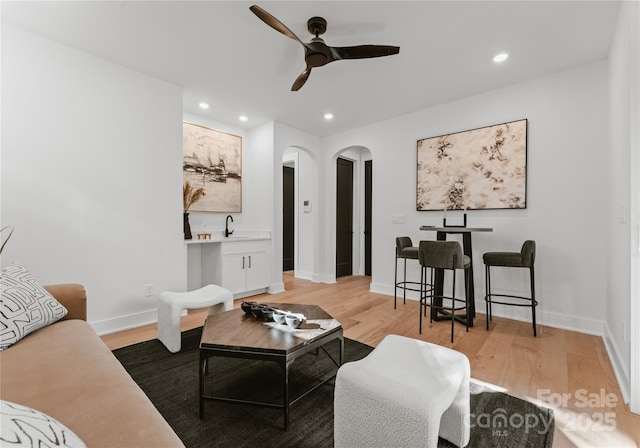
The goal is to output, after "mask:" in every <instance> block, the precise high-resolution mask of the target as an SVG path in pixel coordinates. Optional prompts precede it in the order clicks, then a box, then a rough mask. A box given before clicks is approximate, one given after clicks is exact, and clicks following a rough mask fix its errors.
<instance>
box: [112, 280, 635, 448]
mask: <svg viewBox="0 0 640 448" xmlns="http://www.w3.org/2000/svg"><path fill="white" fill-rule="evenodd" d="M283 279H284V283H285V289H286V292H284V293H281V294H274V295H269V294H263V295H260V296H254V297H251V298H250V299H247V300H256V301H260V302H274V303H277V302H280V303H287V302H288V303H308V304H317V305H320V306H322V307H323V308H324V309H325V310H326V311H327V312H329V313H330V314H331V315H333V316H334V317H335V318H336V319H337V320H338V321H340V322H341V323H342V326H343V328H344V334H345V337H347V338H350V339H355V340H357V341H360V342H363V343H365V344H368V345H371V346H374V347H375V346H376V345H377V344H378V343H379V342H380V341H381V340H382V338H384V336H386V335H387V334H390V333H393V334H399V335H403V336H408V337H412V338H416V339H421V340H424V341H428V342H432V343H436V344H439V345H442V346H445V347H450V348H453V349H455V350H458V351H460V352H462V353H464V354H465V355H467V357H468V358H469V361H470V362H471V376H472V377H473V378H475V379H477V380H481V381H484V382H487V383H490V384H492V385H497V386H499V387H501V388H502V389H504V390H505V391H506V392H507V393H509V394H511V395H514V396H517V397H520V398H523V399H526V400H529V401H532V402H536V400H538V399H539V398H544V400H545V401H546V402H547V405H549V404H551V405H556V406H551V407H553V408H554V412H555V417H556V430H555V437H554V447H555V448H560V447H585V448H586V447H589V448H591V447H622V446H624V447H638V446H640V416H638V415H636V414H632V413H631V412H630V411H629V407H628V406H627V405H626V404H624V402H623V401H622V395H621V393H620V389H619V388H618V384H617V382H616V379H615V376H614V373H613V369H612V367H611V363H610V362H609V358H608V355H607V352H606V350H605V347H604V343H603V341H602V338H601V337H598V336H592V335H587V334H582V333H576V332H572V331H566V330H559V329H557V328H551V327H545V326H539V327H538V337H537V338H534V337H533V333H532V329H531V324H530V323H527V322H517V321H513V320H508V319H501V318H496V317H494V318H493V320H492V321H491V327H490V331H486V330H485V316H484V314H478V315H477V319H476V320H475V326H474V327H473V328H470V329H469V332H468V333H467V332H465V328H464V326H462V325H456V330H455V342H454V343H453V344H451V342H450V330H451V327H450V323H449V322H434V323H433V324H430V323H429V321H428V320H427V321H426V324H425V325H424V326H423V331H422V335H420V334H419V333H418V302H416V301H413V300H407V303H406V305H405V304H403V303H402V299H401V298H399V301H398V308H397V309H396V310H394V309H393V297H390V296H385V295H381V294H374V293H371V292H369V284H370V277H359V276H353V277H344V278H340V279H338V281H337V283H336V284H332V285H327V284H322V283H313V282H310V281H306V280H300V279H296V278H294V277H293V275H291V274H284V275H283ZM240 303H241V300H236V303H235V306H236V307H239V306H240ZM205 318H206V311H204V310H199V311H195V312H190V313H189V315H188V316H185V317H183V320H182V328H183V330H186V329H190V328H195V327H198V326H201V325H202V324H203V322H204V319H205ZM155 337H156V326H155V325H147V326H144V327H139V328H135V329H131V330H127V331H123V332H119V333H113V334H109V335H105V336H103V337H102V339H103V340H104V342H105V343H106V344H107V345H108V346H109V347H110V348H111V349H115V348H119V347H123V346H127V345H131V344H134V343H137V342H141V341H145V340H150V339H154V338H155ZM613 401H615V403H613ZM562 402H564V403H562ZM558 404H559V405H558ZM533 430H535V429H533Z"/></svg>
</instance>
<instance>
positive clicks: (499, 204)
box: [416, 119, 527, 211]
mask: <svg viewBox="0 0 640 448" xmlns="http://www.w3.org/2000/svg"><path fill="white" fill-rule="evenodd" d="M417 152H418V168H417V194H416V209H417V210H419V211H420V210H444V209H447V210H466V209H468V210H474V209H475V210H478V209H507V208H526V207H527V120H526V119H524V120H519V121H512V122H509V123H502V124H496V125H493V126H487V127H484V128H478V129H472V130H469V131H462V132H456V133H452V134H445V135H439V136H436V137H429V138H423V139H421V140H418V143H417Z"/></svg>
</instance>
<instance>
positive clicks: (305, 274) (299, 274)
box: [293, 271, 313, 281]
mask: <svg viewBox="0 0 640 448" xmlns="http://www.w3.org/2000/svg"><path fill="white" fill-rule="evenodd" d="M293 275H294V277H296V278H301V279H303V280H311V281H313V272H309V271H295V272H294V274H293Z"/></svg>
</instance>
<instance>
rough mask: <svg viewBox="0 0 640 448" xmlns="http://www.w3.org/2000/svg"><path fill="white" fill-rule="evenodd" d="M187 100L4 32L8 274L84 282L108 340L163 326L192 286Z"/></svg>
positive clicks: (105, 65) (91, 312)
mask: <svg viewBox="0 0 640 448" xmlns="http://www.w3.org/2000/svg"><path fill="white" fill-rule="evenodd" d="M181 109H182V94H181V91H180V89H178V88H177V87H175V86H173V85H170V84H168V83H166V82H163V81H159V80H157V79H153V78H150V77H148V76H145V75H143V74H141V73H137V72H134V71H132V70H129V69H125V68H123V67H120V66H116V65H114V64H111V63H109V62H106V61H104V60H101V59H98V58H95V57H93V56H90V55H87V54H85V53H82V52H79V51H76V50H73V49H70V48H68V47H65V46H62V45H59V44H56V43H53V42H51V41H48V40H44V39H41V38H39V37H37V36H35V35H32V34H29V33H26V32H23V31H20V30H17V29H14V28H12V27H10V26H7V25H3V28H2V168H1V174H2V178H1V186H2V204H1V209H2V220H3V222H2V225H3V226H4V225H10V226H13V227H14V228H15V232H14V234H13V237H12V238H11V240H10V242H9V244H8V245H7V246H6V248H5V252H4V253H3V257H2V265H3V266H6V265H7V264H9V263H10V262H11V261H13V260H19V261H20V262H22V263H23V264H25V265H27V266H28V267H29V268H31V270H32V271H33V273H34V275H35V277H36V278H37V279H38V280H39V281H40V282H42V283H45V284H46V283H63V282H78V283H83V284H84V285H85V287H86V288H87V293H88V320H89V322H90V323H91V324H92V325H93V326H94V328H95V329H96V330H97V331H98V332H105V331H112V330H115V329H117V328H121V327H124V326H135V325H140V324H141V323H146V322H149V321H152V320H154V319H155V318H156V311H155V310H156V298H155V297H145V285H146V284H153V285H154V289H155V291H156V292H159V291H162V290H164V289H181V288H184V287H185V269H186V267H185V252H184V248H183V242H182V216H181V214H182V213H181V198H180V185H181V182H182V172H181V163H180V161H181V145H182V143H181V142H182V129H181V122H182V113H181Z"/></svg>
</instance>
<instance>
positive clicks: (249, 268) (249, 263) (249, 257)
mask: <svg viewBox="0 0 640 448" xmlns="http://www.w3.org/2000/svg"><path fill="white" fill-rule="evenodd" d="M249 269H251V255H249Z"/></svg>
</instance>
